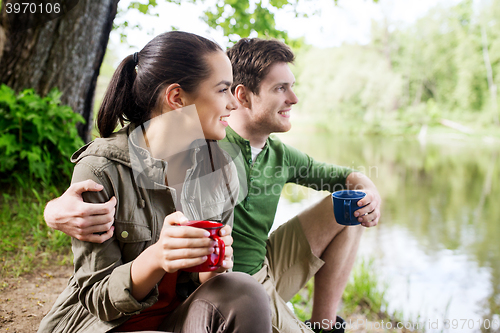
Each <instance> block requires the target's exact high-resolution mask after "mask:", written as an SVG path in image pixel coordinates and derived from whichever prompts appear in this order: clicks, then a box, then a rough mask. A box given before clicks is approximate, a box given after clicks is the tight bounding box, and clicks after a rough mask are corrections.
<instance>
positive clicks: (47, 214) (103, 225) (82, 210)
mask: <svg viewBox="0 0 500 333" xmlns="http://www.w3.org/2000/svg"><path fill="white" fill-rule="evenodd" d="M102 189H103V186H102V185H101V184H97V183H96V182H94V181H93V180H90V179H89V180H85V181H82V182H78V183H74V184H72V185H71V186H70V187H69V188H68V189H67V190H66V192H64V193H63V194H62V195H61V196H60V197H59V198H56V199H53V200H51V201H49V202H48V203H47V205H46V206H45V211H44V213H43V216H44V218H45V222H46V223H47V225H48V226H49V227H51V228H53V229H56V230H60V231H62V232H64V233H65V234H67V235H68V236H71V237H74V238H76V239H79V240H81V241H86V242H92V243H103V242H105V241H107V240H108V239H110V238H111V237H112V236H113V231H114V226H113V222H114V215H115V206H116V198H115V197H112V198H111V199H110V200H109V201H108V202H105V203H87V202H84V201H83V199H82V193H83V192H89V191H101V190H102Z"/></svg>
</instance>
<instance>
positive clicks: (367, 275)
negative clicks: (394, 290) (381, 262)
mask: <svg viewBox="0 0 500 333" xmlns="http://www.w3.org/2000/svg"><path fill="white" fill-rule="evenodd" d="M387 288H388V286H387V285H386V284H384V283H383V282H382V281H381V280H380V279H379V277H378V276H377V275H376V269H375V264H374V262H373V260H367V259H361V260H357V261H356V264H355V266H354V269H353V271H352V273H351V276H350V278H349V281H348V283H347V286H346V288H345V291H344V294H343V296H342V304H341V309H340V311H339V315H340V316H341V317H343V318H344V319H346V318H349V317H351V316H353V315H356V316H362V317H364V318H366V319H367V320H370V321H382V320H383V321H385V322H388V321H390V322H392V323H393V327H396V323H397V322H400V321H401V317H402V316H401V314H400V313H398V312H394V313H392V314H390V313H389V312H388V310H387V309H388V302H387V299H386V296H385V293H386V291H387ZM313 291H314V281H313V280H310V281H309V282H308V283H307V285H306V286H305V287H304V288H303V289H302V290H301V291H300V292H299V293H298V294H297V295H295V296H294V297H293V298H292V300H291V301H290V302H291V303H292V305H293V308H294V312H295V314H296V315H297V317H298V318H299V319H300V320H302V321H305V320H306V319H310V318H311V312H312V305H313V304H312V303H313V302H312V297H313ZM403 331H405V330H404V329H403Z"/></svg>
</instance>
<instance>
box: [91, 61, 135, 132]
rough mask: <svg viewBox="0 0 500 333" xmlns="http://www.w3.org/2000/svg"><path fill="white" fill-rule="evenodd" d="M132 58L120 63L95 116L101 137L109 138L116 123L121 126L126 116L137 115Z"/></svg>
mask: <svg viewBox="0 0 500 333" xmlns="http://www.w3.org/2000/svg"><path fill="white" fill-rule="evenodd" d="M135 66H136V63H135V61H134V57H133V56H132V55H129V56H128V57H126V58H125V59H123V61H122V62H121V63H120V65H119V66H118V68H117V69H116V71H115V73H114V74H113V77H112V78H111V81H110V83H109V86H108V89H107V90H106V94H105V95H104V98H103V101H102V104H101V107H100V108H99V113H98V114H97V128H98V129H99V133H100V134H101V137H103V138H107V137H109V136H110V135H111V134H112V133H113V131H114V130H115V128H116V126H117V125H118V122H120V124H121V125H122V126H123V124H124V122H125V121H133V120H135V119H128V117H127V116H128V115H133V114H137V112H135V111H136V108H137V105H136V103H135V98H134V92H133V86H134V81H135V78H136V76H137V73H136V70H135Z"/></svg>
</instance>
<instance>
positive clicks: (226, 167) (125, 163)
mask: <svg viewBox="0 0 500 333" xmlns="http://www.w3.org/2000/svg"><path fill="white" fill-rule="evenodd" d="M231 82H232V69H231V64H230V62H229V59H228V58H227V57H226V55H225V53H224V52H223V51H222V49H221V48H220V47H219V46H218V45H217V44H215V43H213V42H211V41H209V40H207V39H205V38H202V37H199V36H196V35H193V34H189V33H185V32H169V33H165V34H162V35H159V36H157V37H156V38H154V39H153V40H152V41H151V42H149V43H148V44H147V45H146V46H145V47H144V48H143V49H142V50H141V51H140V52H139V53H136V54H134V55H131V56H129V57H127V58H125V59H124V60H123V61H122V63H121V64H120V66H119V67H118V69H117V70H116V72H115V74H114V75H113V78H112V80H111V83H110V85H109V87H108V90H107V92H106V95H105V97H104V101H103V104H102V106H101V108H100V110H99V114H98V118H97V122H98V128H99V132H100V134H101V136H102V138H99V139H96V140H94V141H93V142H91V143H89V144H88V145H86V146H84V147H82V148H81V149H80V150H79V151H77V152H76V153H75V154H74V155H73V157H72V160H73V161H74V162H76V163H77V164H76V166H75V170H74V174H73V179H72V182H78V181H80V180H84V179H89V178H90V179H93V180H94V181H96V182H97V183H100V184H102V185H104V190H103V191H100V192H86V193H85V195H84V198H85V200H86V201H89V202H106V201H108V200H109V199H110V198H111V197H113V196H114V197H116V199H117V205H116V214H115V225H114V227H115V232H114V234H115V236H114V237H112V238H111V239H109V240H108V241H106V242H104V243H103V244H94V243H87V242H82V241H79V240H76V239H73V240H72V245H73V247H72V248H73V253H74V265H75V273H74V275H73V276H72V277H71V279H70V281H69V283H68V287H67V288H66V289H65V290H64V291H63V293H62V294H61V295H60V297H59V298H58V299H57V301H56V303H55V304H54V306H53V308H52V310H51V311H50V312H49V314H48V315H47V316H46V317H45V318H44V319H43V320H42V323H41V325H40V328H39V332H110V331H113V332H125V331H141V330H154V331H170V332H192V333H196V332H270V331H271V323H270V320H271V318H270V309H269V302H268V298H267V295H266V293H265V291H264V290H263V288H262V287H261V286H260V284H258V283H257V282H256V281H254V280H253V278H251V277H250V276H248V275H245V274H241V273H225V274H219V273H222V272H224V271H226V270H227V269H230V268H231V267H232V260H231V256H232V248H231V244H232V238H231V236H230V231H231V227H230V226H231V225H232V218H233V217H232V208H233V207H234V198H236V197H237V196H238V195H237V192H238V184H237V177H236V175H234V176H233V173H234V172H235V168H234V165H233V164H232V163H228V160H227V158H226V155H224V153H223V152H222V150H220V149H219V148H218V146H217V145H216V144H213V142H212V141H213V140H219V139H222V138H223V137H224V136H225V126H227V122H226V119H227V117H228V116H229V114H230V112H231V111H232V110H234V109H235V108H236V103H237V102H236V100H235V99H234V97H233V96H232V94H231V92H230V91H229V87H230V85H231ZM118 122H121V123H122V125H123V124H124V123H125V122H129V123H130V124H129V125H127V126H125V127H123V128H122V129H121V130H119V131H118V132H113V131H114V130H115V128H116V126H117V124H118ZM169 134H170V135H169ZM172 134H173V136H172ZM202 137H204V138H206V139H207V141H205V140H200V139H201V138H202ZM217 171H218V172H217ZM212 174H215V175H217V176H215V177H208V180H206V181H205V179H207V176H209V175H212ZM201 179H203V180H204V181H201ZM176 207H177V209H176ZM180 211H182V212H180ZM188 218H189V219H191V220H197V219H219V220H221V221H222V222H223V223H224V224H226V226H225V227H224V228H223V229H222V230H221V232H220V234H221V236H223V237H222V239H223V240H224V242H225V245H226V256H225V258H224V261H223V265H222V267H221V269H220V270H219V271H217V272H204V273H199V275H198V274H188V273H186V272H183V271H182V270H183V269H187V268H189V267H193V266H196V265H199V264H201V263H203V262H204V261H206V260H207V256H208V255H210V254H212V253H213V252H214V251H217V250H216V249H215V248H214V241H213V240H211V239H210V238H208V235H207V232H206V231H205V230H203V229H197V228H193V227H189V226H185V224H186V222H187V221H188ZM200 284H201V286H199V285H200ZM193 290H195V291H194V292H193Z"/></svg>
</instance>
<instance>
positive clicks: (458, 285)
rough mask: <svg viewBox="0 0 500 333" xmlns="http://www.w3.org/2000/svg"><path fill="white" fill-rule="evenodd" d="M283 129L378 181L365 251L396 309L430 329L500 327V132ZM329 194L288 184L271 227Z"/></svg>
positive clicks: (315, 153)
mask: <svg viewBox="0 0 500 333" xmlns="http://www.w3.org/2000/svg"><path fill="white" fill-rule="evenodd" d="M292 132H293V131H292ZM281 139H282V140H283V141H284V142H287V143H289V144H291V145H293V146H294V147H296V148H298V149H300V150H302V151H304V152H306V153H308V154H309V155H310V156H312V157H314V158H316V159H318V160H321V161H325V162H330V163H335V164H339V165H345V166H350V167H353V168H355V169H357V170H359V171H362V172H364V173H365V174H366V175H368V176H369V177H370V178H371V179H372V180H373V181H374V182H375V183H376V185H377V187H378V189H379V191H380V193H381V196H382V198H383V202H384V204H383V209H382V214H383V215H382V219H381V221H380V223H379V225H378V226H377V227H375V228H369V229H367V230H366V231H365V233H364V235H363V238H362V241H361V247H360V250H359V256H358V259H359V258H363V257H364V258H371V259H373V260H374V264H375V265H374V266H375V271H376V273H377V274H378V275H379V276H380V278H381V281H382V282H383V283H385V284H386V285H387V294H386V296H387V299H388V301H389V309H388V310H389V312H390V313H391V312H392V311H399V312H401V313H402V315H403V319H404V320H406V321H410V320H411V321H413V322H421V323H422V325H424V324H425V328H426V331H427V332H480V331H500V316H499V314H500V241H499V238H500V144H499V143H498V142H496V143H495V142H490V141H488V142H486V141H483V140H480V139H475V140H474V141H467V140H458V139H453V140H439V141H437V140H436V141H435V142H426V143H421V142H419V141H417V140H405V139H399V138H380V137H375V138H373V137H349V138H346V137H340V138H338V137H337V138H336V137H334V136H332V135H328V134H321V133H319V134H318V133H307V134H306V135H288V134H287V135H285V136H282V137H281ZM324 195H325V193H318V192H315V191H312V190H306V189H304V188H301V187H299V186H297V185H290V186H288V185H287V187H285V189H284V194H283V196H282V198H281V200H280V204H279V207H278V212H277V216H276V223H275V225H274V226H273V229H274V228H276V227H277V226H278V225H279V224H281V223H283V222H284V221H286V220H287V219H288V218H290V217H292V216H294V215H295V214H297V213H298V212H299V211H300V210H302V209H303V207H304V206H305V205H307V204H310V203H313V202H315V201H317V200H319V199H320V198H321V197H323V196H324ZM488 327H490V330H487V329H486V328H488ZM491 328H494V329H491Z"/></svg>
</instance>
